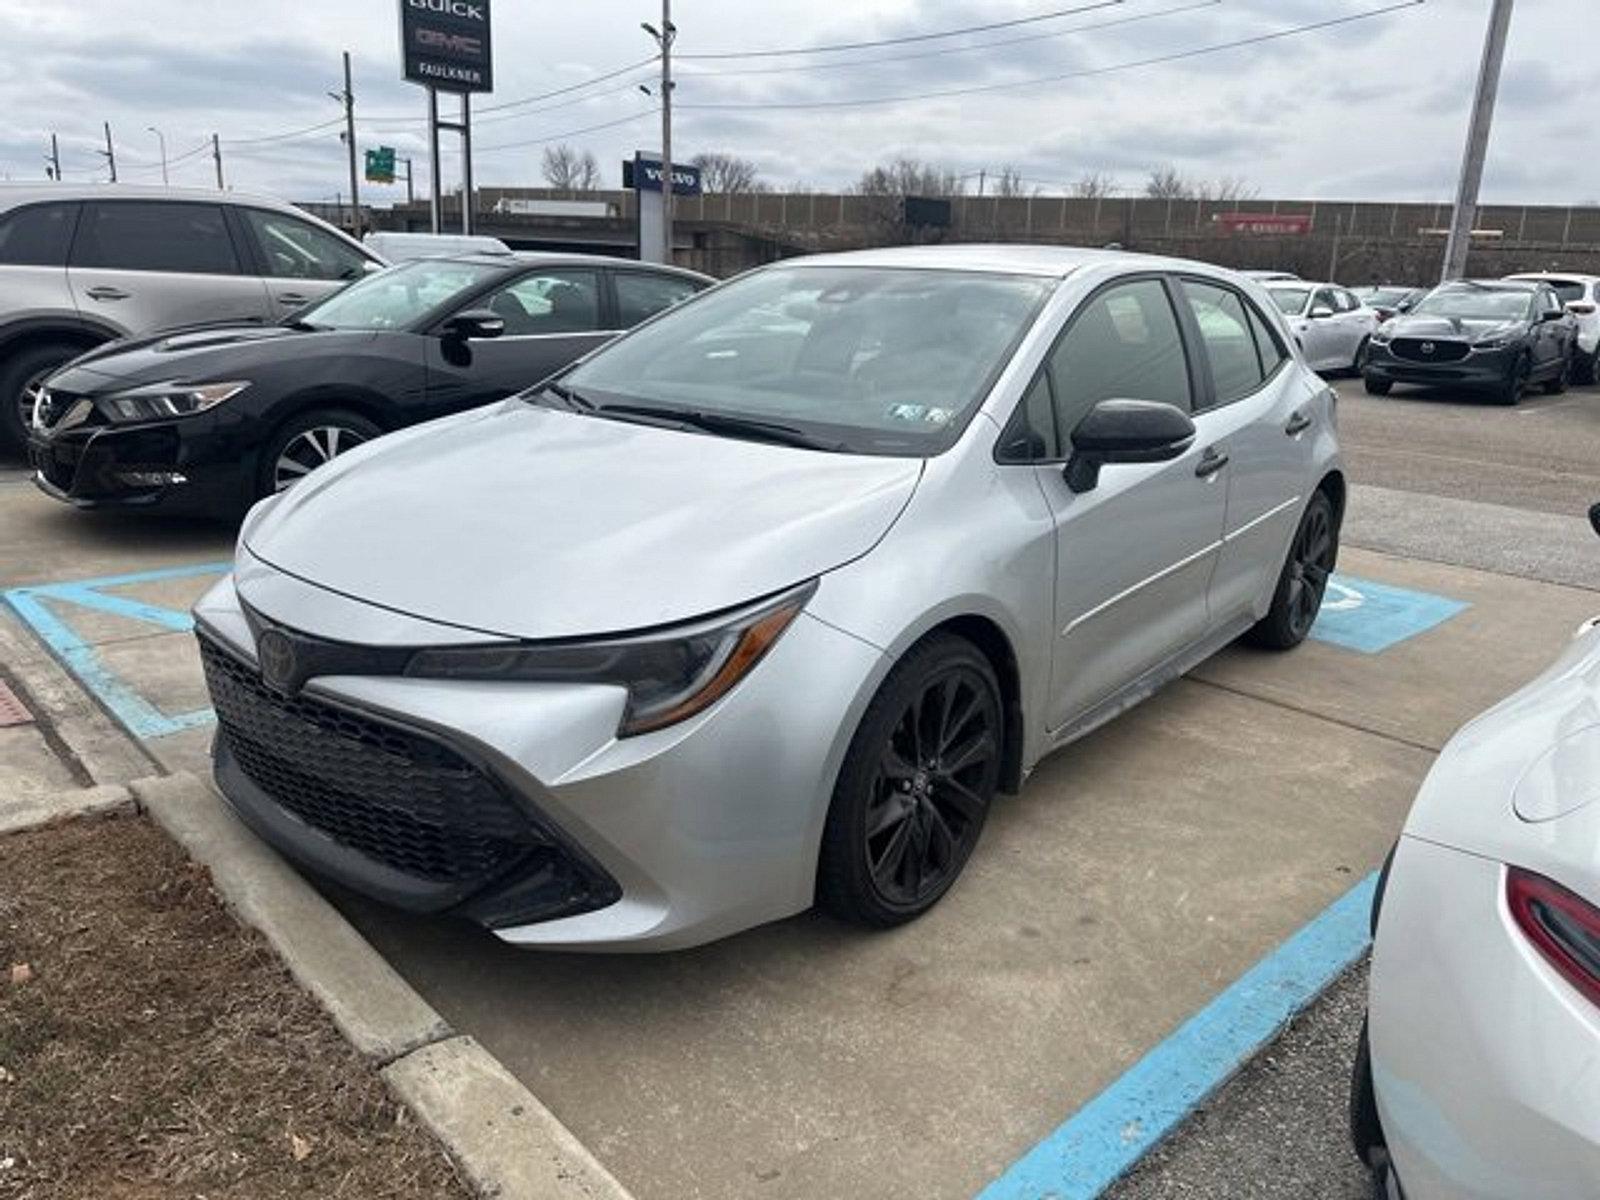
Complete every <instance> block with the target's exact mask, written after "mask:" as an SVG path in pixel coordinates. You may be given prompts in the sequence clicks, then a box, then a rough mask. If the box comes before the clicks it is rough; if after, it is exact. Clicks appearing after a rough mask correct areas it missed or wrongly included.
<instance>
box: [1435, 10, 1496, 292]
mask: <svg viewBox="0 0 1600 1200" xmlns="http://www.w3.org/2000/svg"><path fill="white" fill-rule="evenodd" d="M1510 28H1511V0H1494V9H1493V10H1492V11H1491V12H1490V14H1489V32H1488V34H1487V35H1486V36H1485V38H1484V42H1483V61H1482V63H1480V64H1479V66H1478V88H1477V91H1476V93H1475V94H1474V95H1473V98H1472V121H1471V123H1470V124H1469V125H1468V126H1467V149H1466V153H1465V154H1464V155H1463V156H1462V159H1461V183H1460V185H1459V187H1458V188H1457V190H1456V207H1455V211H1454V213H1452V214H1451V218H1450V240H1449V241H1448V242H1446V243H1445V250H1444V271H1443V273H1442V275H1441V279H1443V280H1451V279H1460V278H1461V277H1462V276H1463V275H1465V274H1466V272H1467V251H1468V250H1469V249H1470V248H1471V244H1472V226H1473V225H1474V224H1475V223H1476V221H1477V217H1478V185H1479V184H1480V183H1482V182H1483V160H1484V156H1485V154H1486V153H1487V151H1488V149H1489V125H1490V123H1491V122H1492V121H1493V120H1494V100H1495V93H1496V92H1497V91H1498V90H1499V88H1500V64H1501V62H1502V61H1503V60H1504V58H1505V56H1506V33H1507V31H1508V30H1509V29H1510Z"/></svg>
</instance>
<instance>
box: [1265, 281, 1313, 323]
mask: <svg viewBox="0 0 1600 1200" xmlns="http://www.w3.org/2000/svg"><path fill="white" fill-rule="evenodd" d="M1267 295H1269V296H1271V297H1272V302H1273V303H1274V304H1276V305H1277V306H1278V311H1279V312H1282V313H1286V314H1288V315H1289V316H1291V317H1298V316H1299V315H1300V314H1301V313H1303V312H1304V311H1305V308H1306V299H1307V297H1309V296H1310V295H1311V289H1310V288H1303V287H1302V288H1281V287H1275V288H1268V289H1267Z"/></svg>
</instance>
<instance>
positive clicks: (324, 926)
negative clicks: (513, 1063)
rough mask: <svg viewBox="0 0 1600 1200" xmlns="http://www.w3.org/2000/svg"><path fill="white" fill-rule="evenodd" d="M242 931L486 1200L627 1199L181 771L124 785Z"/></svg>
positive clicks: (514, 1083)
mask: <svg viewBox="0 0 1600 1200" xmlns="http://www.w3.org/2000/svg"><path fill="white" fill-rule="evenodd" d="M129 787H130V788H131V789H132V791H133V794H134V795H135V796H136V797H137V798H138V800H139V802H140V803H142V804H143V805H144V806H145V807H146V808H147V809H148V810H149V812H150V815H151V816H152V817H154V818H155V820H156V821H157V823H158V824H160V825H161V827H162V828H163V829H165V830H166V831H167V833H168V834H169V835H170V836H171V837H172V838H173V839H174V840H176V841H177V842H178V843H179V844H180V845H181V846H182V847H183V848H184V850H185V851H186V852H187V853H188V854H189V856H190V857H191V858H193V859H194V860H195V861H196V862H198V863H201V864H202V865H204V866H205V867H206V868H207V869H209V870H210V872H211V877H212V881H213V883H214V884H215V886H216V888H217V891H218V892H219V893H220V894H221V895H222V897H223V898H224V900H226V902H227V903H228V905H229V906H230V907H231V908H232V909H233V911H234V912H235V914H236V915H237V916H238V917H239V919H240V920H242V921H243V922H244V923H245V924H247V925H250V926H252V927H254V928H255V929H258V930H259V931H260V932H261V933H263V934H264V935H265V936H266V938H267V940H268V941H270V942H271V943H272V945H273V948H274V949H275V950H276V951H277V953H278V955H279V957H280V958H282V959H283V961H284V963H285V965H287V966H288V968H289V971H290V973H291V974H292V975H294V977H295V979H297V980H298V981H299V982H300V984H301V986H302V987H304V988H305V989H306V990H307V991H309V992H310V993H311V994H312V995H314V996H315V997H316V998H317V1000H318V1001H319V1002H320V1003H321V1004H322V1006H323V1007H324V1008H325V1009H326V1010H327V1011H328V1013H329V1015H330V1016H331V1017H332V1018H333V1020H334V1023H335V1024H336V1025H337V1026H338V1027H339V1029H340V1031H341V1032H342V1033H343V1034H344V1035H345V1037H346V1038H348V1039H349V1040H350V1042H351V1043H352V1044H353V1045H354V1046H355V1047H356V1049H357V1050H359V1051H360V1052H361V1053H362V1054H363V1055H365V1056H366V1057H367V1058H369V1059H371V1060H373V1061H374V1062H375V1063H376V1064H377V1065H378V1067H379V1068H380V1073H381V1074H382V1076H383V1078H384V1080H385V1082H386V1083H388V1085H389V1086H390V1088H391V1089H392V1090H393V1091H394V1092H395V1094H396V1095H397V1096H399V1097H400V1099H401V1100H402V1101H403V1102H404V1103H405V1104H406V1105H407V1106H408V1107H409V1108H410V1109H411V1110H412V1111H413V1112H415V1113H416V1115H417V1117H418V1118H419V1119H420V1120H421V1121H422V1122H423V1123H424V1124H425V1125H426V1126H427V1127H428V1128H429V1129H430V1130H431V1131H432V1132H433V1133H434V1135H435V1136H436V1137H438V1138H439V1140H440V1141H441V1142H443V1143H444V1146H445V1148H446V1149H447V1150H448V1151H449V1152H450V1154H451V1156H452V1157H453V1158H454V1159H455V1161H456V1162H457V1164H458V1165H459V1166H460V1168H461V1171H462V1173H463V1175H464V1176H465V1177H466V1178H467V1179H468V1180H469V1181H470V1182H471V1183H472V1185H473V1186H474V1187H475V1188H477V1189H478V1190H479V1192H480V1193H481V1194H483V1195H485V1196H492V1197H495V1198H496V1200H568V1198H570V1200H631V1197H630V1194H629V1193H628V1191H627V1190H626V1189H625V1188H623V1186H622V1185H621V1184H620V1183H618V1182H617V1181H616V1180H615V1179H614V1178H613V1177H612V1176H611V1174H610V1172H608V1171H607V1170H606V1169H605V1168H604V1167H603V1166H601V1165H600V1163H599V1161H598V1160H597V1159H596V1158H595V1157H594V1156H593V1155H592V1154H591V1153H590V1152H589V1151H588V1150H587V1149H585V1148H584V1146H583V1144H582V1143H581V1142H579V1141H578V1139H577V1138H576V1137H574V1136H573V1134H572V1133H571V1131H570V1130H568V1129H567V1128H566V1127H565V1126H564V1125H562V1124H561V1122H560V1121H559V1120H557V1119H556V1117H555V1116H554V1114H552V1113H551V1112H550V1110H549V1109H547V1108H545V1106H544V1105H543V1104H541V1103H540V1102H539V1101H538V1099H536V1098H535V1097H534V1095H533V1093H532V1092H530V1091H528V1089H527V1088H526V1087H524V1086H523V1085H522V1084H521V1083H520V1082H519V1081H518V1080H517V1079H516V1077H515V1076H513V1075H512V1074H511V1073H510V1072H509V1071H507V1070H506V1069H505V1067H503V1066H502V1065H501V1064H500V1063H499V1061H498V1060H496V1059H495V1058H494V1057H493V1056H492V1055H490V1054H489V1053H488V1051H486V1050H484V1049H483V1047H482V1046H480V1045H479V1044H478V1043H477V1042H476V1041H474V1040H473V1039H472V1038H470V1037H462V1036H457V1035H456V1034H455V1032H454V1031H453V1030H452V1029H451V1028H450V1027H449V1025H448V1024H446V1022H445V1020H444V1018H443V1017H441V1016H440V1015H439V1014H438V1013H437V1012H436V1011H434V1009H433V1007H432V1006H431V1005H429V1004H428V1003H427V1002H426V1001H425V1000H423V998H422V997H421V996H419V995H418V994H417V993H416V992H415V991H414V990H413V989H412V987H411V985H410V984H408V983H406V981H405V980H404V979H402V978H401V977H400V975H399V973H398V972H397V971H395V969H394V968H393V967H391V966H390V965H389V964H388V962H387V961H385V960H384V959H383V957H382V956H380V955H379V954H378V952H377V951H376V950H374V949H373V948H372V947H371V946H370V945H368V944H367V942H366V940H365V939H364V938H363V937H362V936H361V935H360V934H359V933H357V932H356V930H355V929H354V928H353V927H352V926H351V925H350V924H349V923H348V922H347V921H346V920H345V919H344V917H342V916H341V915H340V914H339V912H338V911H337V910H336V909H335V908H334V907H333V906H332V905H331V904H329V903H328V902H327V901H326V900H324V899H323V898H322V897H321V896H320V895H319V894H318V893H317V892H316V890H315V889H313V888H312V887H311V885H310V884H309V883H307V882H306V881H305V880H304V879H303V878H302V877H301V876H300V875H299V874H298V873H297V872H295V871H294V870H293V868H291V867H290V866H289V865H288V864H287V863H285V862H284V861H283V860H282V859H281V858H279V857H278V856H277V855H276V854H275V853H273V851H272V850H270V849H269V848H268V847H267V846H266V845H264V844H263V843H262V842H261V841H260V840H259V839H258V838H256V836H255V835H254V834H252V833H251V832H250V831H249V830H248V829H246V828H245V826H244V825H243V824H242V823H241V822H240V821H239V819H238V818H237V817H235V816H234V815H233V813H232V811H231V810H229V808H228V806H227V804H226V803H225V802H224V801H223V800H222V798H221V797H220V796H218V795H217V794H216V792H215V791H213V790H212V788H211V786H210V785H209V784H208V783H206V782H205V781H203V780H201V779H199V778H198V777H196V776H195V775H192V774H190V773H188V772H180V773H178V774H176V775H170V776H165V777H161V778H151V779H139V780H135V781H134V782H133V783H131V784H130V785H129Z"/></svg>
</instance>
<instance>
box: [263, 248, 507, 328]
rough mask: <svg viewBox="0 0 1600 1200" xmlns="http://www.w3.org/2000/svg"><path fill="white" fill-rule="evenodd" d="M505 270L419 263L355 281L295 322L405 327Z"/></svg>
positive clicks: (440, 261)
mask: <svg viewBox="0 0 1600 1200" xmlns="http://www.w3.org/2000/svg"><path fill="white" fill-rule="evenodd" d="M502 269H503V268H501V267H495V266H484V265H480V264H478V263H464V262H450V261H448V260H445V259H419V260H417V261H416V262H408V263H405V264H403V265H401V266H398V267H390V268H389V269H388V270H387V271H379V272H378V273H377V274H376V275H368V276H367V277H366V278H365V279H361V280H357V281H356V282H355V283H352V284H351V285H350V286H349V287H347V288H345V289H344V290H343V291H339V292H335V293H334V294H333V295H331V296H329V297H328V298H327V299H326V300H323V301H322V302H321V303H319V304H313V305H312V306H311V307H310V308H307V309H304V310H303V311H301V312H300V313H298V314H297V315H296V317H295V320H296V322H297V323H299V324H303V325H311V326H314V327H315V328H317V329H404V328H406V327H408V326H410V325H412V324H413V323H415V322H416V321H417V320H418V319H420V318H421V317H423V316H425V315H427V314H428V313H429V312H432V311H433V310H434V309H435V308H438V307H439V306H440V305H441V304H447V303H449V302H450V301H451V300H454V299H455V298H456V297H457V296H462V295H465V294H466V293H467V292H469V291H471V290H472V289H473V288H474V287H476V286H477V285H478V284H480V283H482V282H484V281H485V280H487V279H489V278H490V277H492V276H494V275H497V274H499V273H500V271H501V270H502Z"/></svg>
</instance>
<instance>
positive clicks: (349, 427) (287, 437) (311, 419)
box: [255, 408, 383, 499]
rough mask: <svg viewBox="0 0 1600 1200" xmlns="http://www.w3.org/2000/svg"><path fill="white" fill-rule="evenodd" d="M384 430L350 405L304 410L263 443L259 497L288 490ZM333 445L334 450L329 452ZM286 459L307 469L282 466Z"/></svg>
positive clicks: (259, 475)
mask: <svg viewBox="0 0 1600 1200" xmlns="http://www.w3.org/2000/svg"><path fill="white" fill-rule="evenodd" d="M382 433H383V430H382V429H380V428H379V427H378V426H377V425H375V424H373V423H372V422H371V421H369V420H367V418H365V417H363V416H362V415H361V414H360V413H353V412H351V411H349V410H348V409H342V408H319V409H314V410H313V411H311V412H307V413H301V414H300V415H299V416H297V417H294V418H293V419H291V420H290V421H288V422H287V423H286V424H284V425H282V426H280V427H279V428H278V429H277V431H276V432H274V433H273V435H272V436H271V437H270V438H268V439H267V441H266V442H265V444H264V445H263V446H262V448H261V459H260V462H259V464H258V466H257V468H256V490H255V494H256V497H257V498H258V499H259V498H261V497H264V496H270V495H272V494H273V493H274V492H280V491H283V490H285V489H286V488H287V487H289V486H290V485H291V484H293V483H295V482H297V481H298V479H299V478H300V477H301V476H304V475H309V474H310V473H311V472H312V471H313V470H315V469H316V468H317V467H319V466H321V465H322V464H323V463H324V462H328V461H330V460H332V459H333V458H336V457H338V456H339V455H340V454H343V453H344V452H345V451H346V450H349V449H351V448H352V447H355V446H359V445H360V444H361V443H362V442H370V441H371V440H372V439H373V438H375V437H378V436H379V435H381V434H382ZM330 446H331V447H332V453H328V448H329V447H330ZM284 460H287V462H289V463H295V464H298V465H299V466H301V467H304V468H305V470H304V471H299V470H296V469H292V468H290V467H287V466H280V462H282V461H284Z"/></svg>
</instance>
